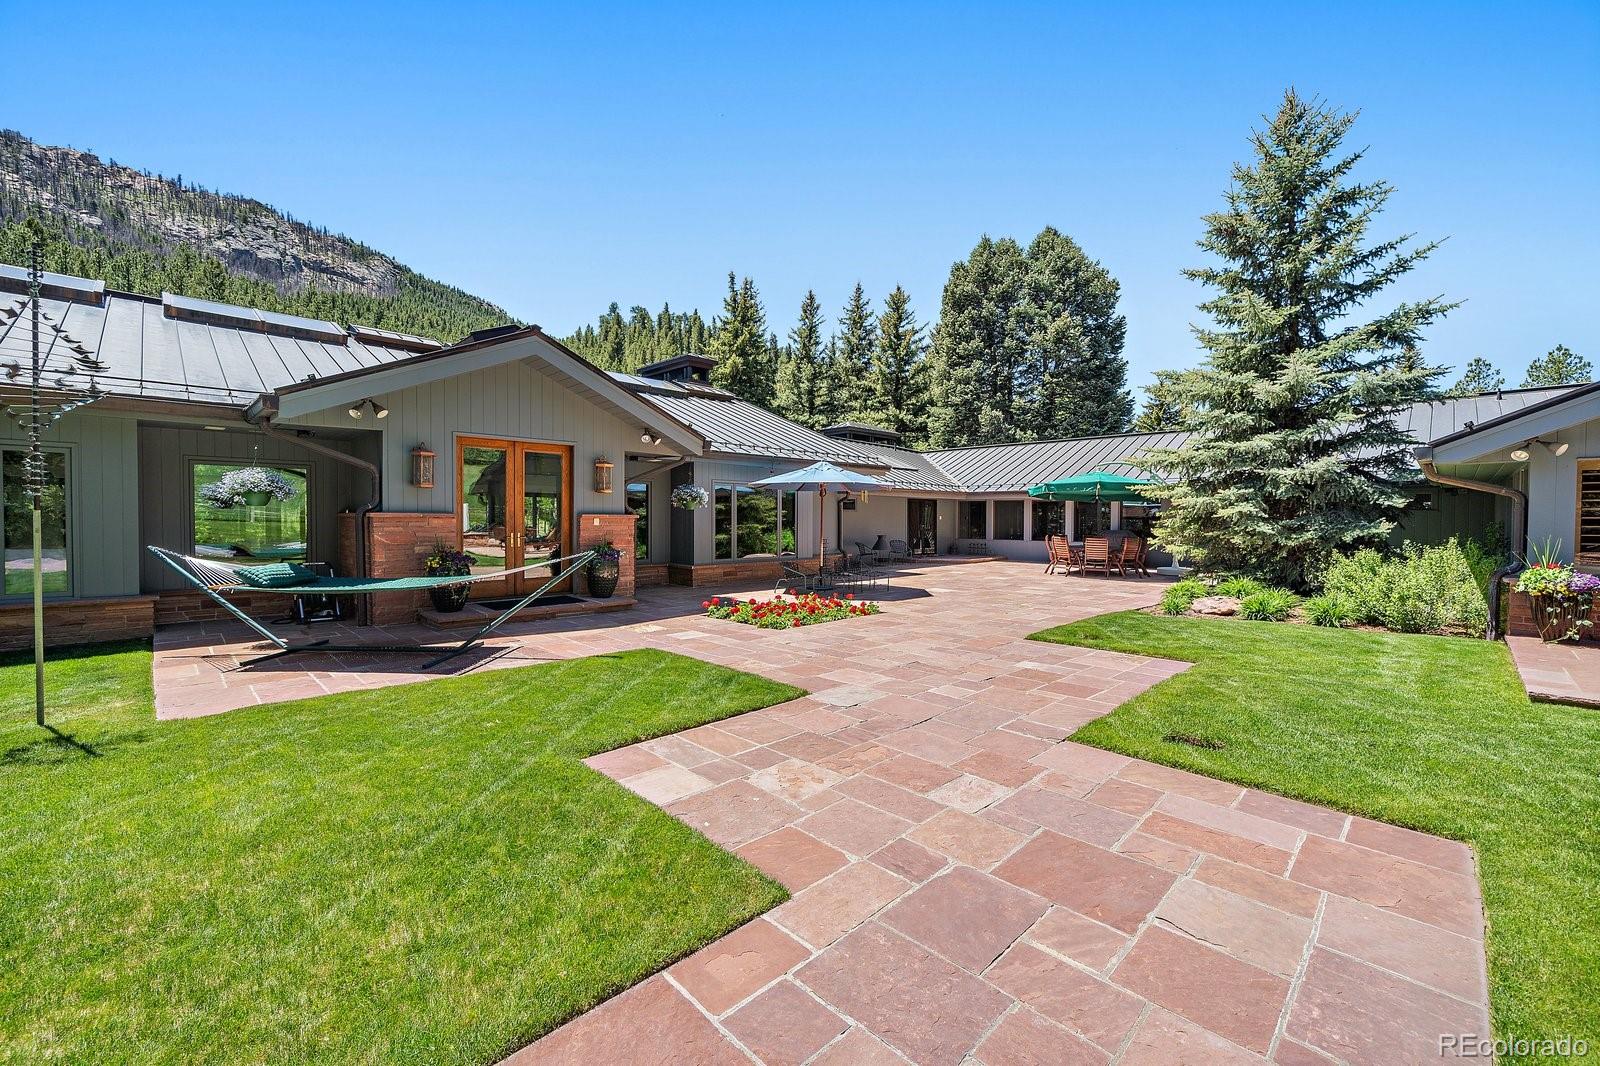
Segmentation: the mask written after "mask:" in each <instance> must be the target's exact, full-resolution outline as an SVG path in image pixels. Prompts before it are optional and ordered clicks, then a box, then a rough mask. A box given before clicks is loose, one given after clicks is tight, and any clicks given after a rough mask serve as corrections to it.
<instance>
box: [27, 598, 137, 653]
mask: <svg viewBox="0 0 1600 1066" xmlns="http://www.w3.org/2000/svg"><path fill="white" fill-rule="evenodd" d="M155 609H156V598H155V597H154V596H116V597H108V598H106V599H96V600H70V601H67V602H65V603H46V604H45V607H44V643H45V646H46V647H48V648H58V647H63V646H65V645H68V644H103V643H105V642H106V641H110V640H135V639H140V638H148V637H149V636H150V634H151V633H153V632H155ZM31 647H33V604H31V603H28V604H19V605H15V606H13V605H7V606H5V607H0V651H17V650H19V649H24V648H31Z"/></svg>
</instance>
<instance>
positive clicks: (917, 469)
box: [849, 440, 963, 492]
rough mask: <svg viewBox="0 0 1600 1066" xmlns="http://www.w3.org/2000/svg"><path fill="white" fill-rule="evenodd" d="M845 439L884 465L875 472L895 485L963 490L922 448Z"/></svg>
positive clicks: (924, 490)
mask: <svg viewBox="0 0 1600 1066" xmlns="http://www.w3.org/2000/svg"><path fill="white" fill-rule="evenodd" d="M849 443H850V447H852V448H854V449H855V450H856V451H859V452H865V453H866V454H868V455H871V456H874V457H875V458H877V459H878V460H879V461H880V462H881V463H883V465H884V466H886V467H888V468H889V469H888V471H887V472H886V473H882V474H877V475H875V476H876V477H877V478H878V480H880V481H886V482H888V483H889V484H891V485H893V486H894V487H895V488H897V489H915V490H917V491H920V492H961V491H963V490H962V486H960V485H958V484H957V483H956V482H955V480H954V479H952V478H951V477H950V475H949V474H947V473H945V472H944V471H943V470H941V469H939V467H938V466H936V465H934V461H933V459H932V457H931V456H928V455H925V454H923V453H922V452H914V451H911V450H910V449H909V448H897V447H895V446H894V445H892V444H881V443H877V442H874V441H860V440H853V441H850V442H849Z"/></svg>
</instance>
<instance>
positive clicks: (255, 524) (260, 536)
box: [191, 462, 307, 563]
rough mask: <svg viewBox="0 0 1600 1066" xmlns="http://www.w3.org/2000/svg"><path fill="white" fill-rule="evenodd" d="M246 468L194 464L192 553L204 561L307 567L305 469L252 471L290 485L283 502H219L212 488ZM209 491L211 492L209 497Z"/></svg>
mask: <svg viewBox="0 0 1600 1066" xmlns="http://www.w3.org/2000/svg"><path fill="white" fill-rule="evenodd" d="M250 467H252V464H250V463H210V462H197V463H195V464H194V466H193V468H192V471H193V476H192V478H191V481H192V485H191V498H192V500H193V503H194V553H195V554H196V555H198V556H201V557H202V558H205V557H209V558H213V559H227V560H228V561H230V562H240V563H278V562H305V561H306V485H307V476H306V468H305V467H303V466H270V467H265V468H262V467H256V469H266V470H270V471H272V472H273V473H275V474H277V475H279V476H280V477H281V478H282V479H283V480H284V482H285V483H287V485H288V489H289V496H288V498H287V499H277V498H274V497H270V496H265V494H262V496H265V499H263V498H262V497H258V496H252V497H250V498H249V499H245V498H241V497H235V498H234V499H233V500H232V501H231V502H229V501H228V500H227V498H226V496H222V497H220V498H219V494H218V493H217V491H216V489H215V486H217V484H218V482H220V481H222V479H223V478H224V477H226V476H227V475H229V474H233V473H236V472H238V471H240V470H244V469H247V468H250ZM208 490H210V491H208Z"/></svg>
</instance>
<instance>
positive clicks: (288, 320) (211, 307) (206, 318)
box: [161, 292, 345, 344]
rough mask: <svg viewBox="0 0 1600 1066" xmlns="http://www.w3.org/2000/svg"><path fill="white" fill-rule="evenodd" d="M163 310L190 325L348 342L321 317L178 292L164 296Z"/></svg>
mask: <svg viewBox="0 0 1600 1066" xmlns="http://www.w3.org/2000/svg"><path fill="white" fill-rule="evenodd" d="M161 310H162V313H163V314H165V315H166V316H167V317H168V318H179V319H184V320H186V321H189V322H204V323H207V324H208V325H214V326H232V327H233V328H235V329H248V330H253V331H254V332H256V333H273V334H276V335H278V336H280V337H303V338H306V339H309V340H319V341H328V342H330V343H333V344H344V343H345V332H344V329H343V327H341V326H340V325H339V324H338V323H337V322H328V321H325V320H323V319H320V318H301V317H300V316H299V315H282V314H279V313H278V312H276V311H258V310H256V309H255V308H254V307H240V306H239V305H237V304H225V303H218V302H217V301H215V300H201V299H197V298H195V297H193V296H179V295H177V294H176V293H170V292H164V293H162V294H161Z"/></svg>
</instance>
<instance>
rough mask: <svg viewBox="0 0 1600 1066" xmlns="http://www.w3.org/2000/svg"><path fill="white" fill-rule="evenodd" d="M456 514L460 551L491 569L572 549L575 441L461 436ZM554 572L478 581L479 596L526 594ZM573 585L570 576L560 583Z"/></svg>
mask: <svg viewBox="0 0 1600 1066" xmlns="http://www.w3.org/2000/svg"><path fill="white" fill-rule="evenodd" d="M456 517H457V519H458V521H459V524H460V538H461V550H462V551H465V552H468V553H469V554H471V555H473V556H474V557H475V558H476V559H477V562H476V563H475V564H474V565H473V567H472V572H473V573H474V574H492V573H494V572H495V571H497V570H506V569H515V568H517V567H520V566H528V565H530V564H532V563H537V562H538V561H539V560H540V559H555V558H559V557H561V556H563V555H571V554H572V533H573V527H572V448H571V447H570V446H568V445H565V444H537V443H532V442H529V441H513V440H497V439H494V438H487V437H458V438H457V439H456ZM549 578H550V573H549V571H547V570H543V569H540V570H529V571H527V572H525V573H521V574H516V575H513V576H511V577H508V578H502V579H500V580H497V581H478V582H474V583H473V585H472V596H473V598H474V599H485V598H493V597H496V596H521V595H526V594H527V593H529V592H532V591H533V590H534V589H536V588H538V587H539V586H540V585H542V584H544V583H545V582H546V581H548V580H549ZM556 587H557V589H558V590H559V591H563V592H565V591H567V590H568V589H570V588H571V587H572V579H571V578H570V577H569V578H567V579H566V580H564V581H563V582H562V583H561V584H560V585H558V586H556Z"/></svg>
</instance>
